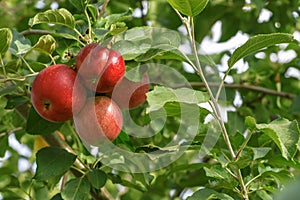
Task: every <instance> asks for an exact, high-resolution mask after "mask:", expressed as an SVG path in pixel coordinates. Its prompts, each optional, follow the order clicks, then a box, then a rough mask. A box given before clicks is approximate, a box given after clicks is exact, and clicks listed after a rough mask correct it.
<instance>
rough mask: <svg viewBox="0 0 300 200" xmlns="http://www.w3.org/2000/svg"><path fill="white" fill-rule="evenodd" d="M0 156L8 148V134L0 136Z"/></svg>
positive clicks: (0, 156) (2, 155)
mask: <svg viewBox="0 0 300 200" xmlns="http://www.w3.org/2000/svg"><path fill="white" fill-rule="evenodd" d="M0 147H1V148H0V158H2V157H4V155H5V152H6V150H7V148H8V134H7V135H4V136H2V137H0Z"/></svg>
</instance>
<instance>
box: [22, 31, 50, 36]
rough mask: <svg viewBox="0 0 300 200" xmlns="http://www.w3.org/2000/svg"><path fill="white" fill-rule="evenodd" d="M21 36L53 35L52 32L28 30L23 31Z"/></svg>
mask: <svg viewBox="0 0 300 200" xmlns="http://www.w3.org/2000/svg"><path fill="white" fill-rule="evenodd" d="M21 34H22V35H23V36H26V35H48V34H52V32H51V31H47V30H39V29H28V30H25V31H22V32H21Z"/></svg>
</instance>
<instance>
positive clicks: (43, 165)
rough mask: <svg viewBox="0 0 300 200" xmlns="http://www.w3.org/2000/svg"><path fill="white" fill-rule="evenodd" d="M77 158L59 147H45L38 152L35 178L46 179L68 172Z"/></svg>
mask: <svg viewBox="0 0 300 200" xmlns="http://www.w3.org/2000/svg"><path fill="white" fill-rule="evenodd" d="M75 160H76V155H74V154H71V153H69V152H67V151H66V150H64V149H60V148H57V147H45V148H43V149H41V150H39V151H38V152H37V154H36V164H37V169H36V173H35V176H34V178H35V179H36V180H38V181H45V180H48V179H51V178H54V177H57V176H62V175H63V174H64V173H66V172H67V171H68V170H69V169H70V167H71V165H72V164H73V163H74V161H75Z"/></svg>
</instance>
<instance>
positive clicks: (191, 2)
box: [167, 0, 209, 17]
mask: <svg viewBox="0 0 300 200" xmlns="http://www.w3.org/2000/svg"><path fill="white" fill-rule="evenodd" d="M167 1H168V2H169V4H170V5H171V6H172V7H173V8H175V9H177V10H178V11H179V12H181V13H182V14H184V15H187V16H191V17H192V16H196V15H198V14H199V13H201V12H202V11H203V10H204V8H205V7H206V5H207V3H208V1H209V0H167Z"/></svg>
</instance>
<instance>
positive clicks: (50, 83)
mask: <svg viewBox="0 0 300 200" xmlns="http://www.w3.org/2000/svg"><path fill="white" fill-rule="evenodd" d="M76 76H77V73H76V72H75V71H74V70H72V69H71V68H70V67H68V66H67V65H63V64H57V65H52V66H49V67H47V68H45V69H43V70H42V71H40V73H39V74H38V75H37V76H36V78H35V80H34V81H33V84H32V88H31V101H32V104H33V106H34V108H35V110H36V111H37V112H38V113H39V114H40V115H41V116H42V117H43V118H45V119H46V120H48V121H51V122H64V121H67V120H70V119H72V117H73V114H77V113H78V112H79V111H80V109H81V108H82V107H83V105H84V102H85V100H86V91H85V89H84V87H83V86H82V85H80V84H76V85H75V80H76Z"/></svg>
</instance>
